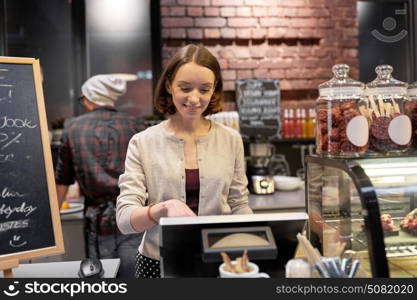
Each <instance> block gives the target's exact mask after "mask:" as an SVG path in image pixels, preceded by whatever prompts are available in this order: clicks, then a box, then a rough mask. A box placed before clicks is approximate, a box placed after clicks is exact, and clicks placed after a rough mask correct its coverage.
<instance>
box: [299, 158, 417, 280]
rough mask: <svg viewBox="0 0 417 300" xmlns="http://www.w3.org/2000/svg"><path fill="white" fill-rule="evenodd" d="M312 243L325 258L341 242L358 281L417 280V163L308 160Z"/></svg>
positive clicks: (402, 160) (415, 160)
mask: <svg viewBox="0 0 417 300" xmlns="http://www.w3.org/2000/svg"><path fill="white" fill-rule="evenodd" d="M306 167H307V173H306V207H307V210H308V214H309V231H308V234H309V238H310V241H311V242H312V244H313V245H314V246H315V247H317V248H318V249H321V251H322V254H323V255H324V256H332V253H334V251H333V252H332V249H334V247H336V246H337V245H338V241H342V242H345V243H346V248H345V252H344V256H345V257H351V258H355V259H360V261H361V266H360V269H359V272H358V273H357V277H417V209H416V207H417V157H416V156H401V157H372V158H352V159H336V158H324V157H319V156H307V157H306Z"/></svg>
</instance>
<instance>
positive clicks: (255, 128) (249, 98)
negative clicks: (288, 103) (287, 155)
mask: <svg viewBox="0 0 417 300" xmlns="http://www.w3.org/2000/svg"><path fill="white" fill-rule="evenodd" d="M236 102H237V107H238V110H239V126H240V133H241V134H242V135H243V136H245V137H255V138H274V137H276V138H280V137H281V136H280V130H279V129H280V90H279V81H278V80H274V79H243V80H237V81H236Z"/></svg>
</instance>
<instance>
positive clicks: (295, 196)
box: [249, 188, 306, 213]
mask: <svg viewBox="0 0 417 300" xmlns="http://www.w3.org/2000/svg"><path fill="white" fill-rule="evenodd" d="M249 206H250V208H252V210H253V211H254V213H266V212H268V213H270V212H305V211H306V205H305V190H304V188H300V189H298V190H295V191H275V193H274V194H271V195H255V194H250V195H249Z"/></svg>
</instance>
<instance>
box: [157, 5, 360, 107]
mask: <svg viewBox="0 0 417 300" xmlns="http://www.w3.org/2000/svg"><path fill="white" fill-rule="evenodd" d="M160 3H161V17H162V20H161V24H162V38H163V59H164V62H166V60H167V59H168V58H169V57H170V56H171V55H172V54H173V53H174V52H175V51H176V50H177V49H178V48H179V47H181V46H182V45H185V44H187V43H189V42H194V43H202V44H204V45H205V46H206V47H207V48H208V49H209V50H210V51H211V52H212V53H213V54H214V55H216V56H217V58H218V59H219V61H220V64H221V66H222V70H223V71H222V72H223V78H224V88H225V91H230V92H233V91H234V81H235V80H236V79H244V78H274V79H279V80H280V81H281V89H282V91H283V100H305V101H312V100H314V98H315V97H316V95H317V85H318V84H320V83H322V82H324V81H326V80H328V79H330V77H331V75H332V73H331V70H330V68H331V67H332V65H334V64H336V63H341V62H343V63H347V64H349V65H350V66H351V76H352V77H353V78H356V79H357V78H358V77H359V62H358V57H357V56H358V51H357V47H358V24H357V21H356V0H160Z"/></svg>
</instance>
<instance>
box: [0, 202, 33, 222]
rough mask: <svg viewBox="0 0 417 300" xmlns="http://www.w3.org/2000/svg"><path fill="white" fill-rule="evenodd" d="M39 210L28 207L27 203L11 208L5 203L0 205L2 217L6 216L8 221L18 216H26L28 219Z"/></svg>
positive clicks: (31, 206)
mask: <svg viewBox="0 0 417 300" xmlns="http://www.w3.org/2000/svg"><path fill="white" fill-rule="evenodd" d="M37 208H38V207H37V206H33V205H27V204H26V202H22V204H21V205H20V206H10V205H6V204H5V203H3V204H2V205H0V215H4V216H5V218H6V219H8V218H10V216H12V215H16V214H24V216H25V217H28V216H29V215H30V214H31V213H33V212H34V211H35V210H36V209H37Z"/></svg>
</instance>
